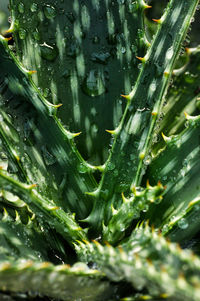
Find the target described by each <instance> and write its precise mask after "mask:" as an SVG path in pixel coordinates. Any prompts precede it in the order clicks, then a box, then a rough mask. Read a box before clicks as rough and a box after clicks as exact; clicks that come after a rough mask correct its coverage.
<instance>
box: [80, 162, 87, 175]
mask: <svg viewBox="0 0 200 301" xmlns="http://www.w3.org/2000/svg"><path fill="white" fill-rule="evenodd" d="M78 171H79V172H80V173H86V172H87V171H88V167H87V166H86V165H85V164H84V163H80V164H79V165H78Z"/></svg>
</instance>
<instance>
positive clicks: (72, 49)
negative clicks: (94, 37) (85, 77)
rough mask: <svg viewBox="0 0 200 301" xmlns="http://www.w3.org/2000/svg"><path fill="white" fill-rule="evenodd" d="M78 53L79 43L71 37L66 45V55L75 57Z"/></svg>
mask: <svg viewBox="0 0 200 301" xmlns="http://www.w3.org/2000/svg"><path fill="white" fill-rule="evenodd" d="M79 53H80V45H79V44H78V42H77V41H76V40H75V39H71V40H70V41H69V44H68V46H67V55H69V56H70V57H73V58H75V57H76V56H77V55H78V54H79Z"/></svg>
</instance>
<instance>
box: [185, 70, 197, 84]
mask: <svg viewBox="0 0 200 301" xmlns="http://www.w3.org/2000/svg"><path fill="white" fill-rule="evenodd" d="M184 80H185V82H186V83H188V84H192V83H193V82H194V81H195V76H194V75H193V74H191V73H189V72H188V71H187V72H185V74H184Z"/></svg>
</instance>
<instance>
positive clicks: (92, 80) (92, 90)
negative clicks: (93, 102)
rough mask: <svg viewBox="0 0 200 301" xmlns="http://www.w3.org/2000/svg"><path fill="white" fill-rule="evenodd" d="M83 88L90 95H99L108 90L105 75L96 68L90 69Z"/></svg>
mask: <svg viewBox="0 0 200 301" xmlns="http://www.w3.org/2000/svg"><path fill="white" fill-rule="evenodd" d="M82 90H83V92H84V93H86V94H87V95H89V96H92V97H94V96H99V95H101V94H103V93H104V92H105V91H106V88H105V82H104V77H103V76H102V74H100V72H97V71H96V70H90V72H89V73H88V74H87V76H86V78H85V79H84V81H83V84H82Z"/></svg>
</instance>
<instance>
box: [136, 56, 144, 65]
mask: <svg viewBox="0 0 200 301" xmlns="http://www.w3.org/2000/svg"><path fill="white" fill-rule="evenodd" d="M136 58H137V59H138V60H140V61H141V62H143V63H144V62H146V59H145V57H140V56H136Z"/></svg>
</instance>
